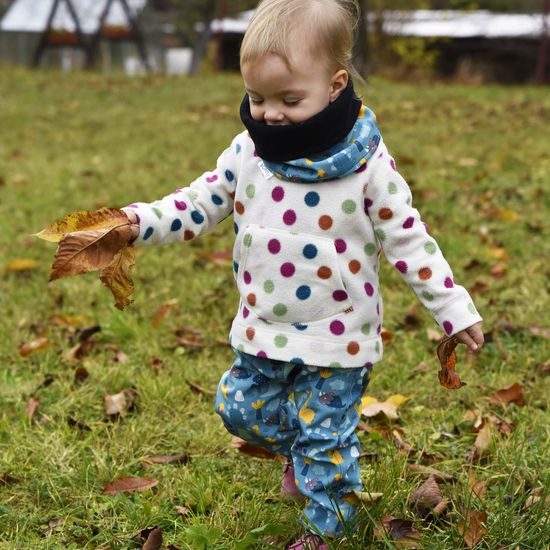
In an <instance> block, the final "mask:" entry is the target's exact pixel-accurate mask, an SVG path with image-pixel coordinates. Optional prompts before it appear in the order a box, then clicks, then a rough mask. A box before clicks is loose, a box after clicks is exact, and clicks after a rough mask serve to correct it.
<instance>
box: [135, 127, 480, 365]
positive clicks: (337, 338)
mask: <svg viewBox="0 0 550 550" xmlns="http://www.w3.org/2000/svg"><path fill="white" fill-rule="evenodd" d="M127 208H132V209H134V212H135V213H136V214H137V216H138V218H139V222H140V233H139V236H138V238H137V239H136V241H135V243H134V244H135V245H136V246H147V245H153V244H166V243H173V242H180V241H188V240H191V239H194V238H196V237H198V236H199V235H202V234H203V233H206V232H207V231H209V230H210V229H212V228H213V227H214V226H215V225H216V224H217V223H219V222H220V221H222V220H223V219H225V218H226V217H228V216H229V215H231V214H233V216H234V231H235V242H234V248H233V260H234V262H233V271H234V277H235V280H236V284H237V287H238V290H239V293H240V303H239V307H238V311H237V314H236V316H235V318H234V320H233V323H232V327H231V333H230V342H231V345H232V346H233V347H234V348H236V349H238V350H240V351H242V352H245V353H248V354H251V355H256V356H258V357H269V358H270V359H275V360H281V361H290V362H294V363H297V364H305V365H312V366H323V367H329V368H330V367H335V368H336V367H341V368H351V367H358V366H371V365H372V364H374V363H376V362H378V361H380V360H381V359H382V353H383V350H382V339H381V330H382V321H383V303H382V296H381V291H380V280H379V258H380V255H381V252H382V251H383V252H384V254H385V256H386V258H387V260H388V261H389V262H390V263H391V264H392V265H394V266H395V268H396V269H397V270H398V272H399V273H400V274H401V276H402V277H403V279H404V280H405V281H406V282H407V283H408V284H409V285H410V286H411V288H412V289H413V291H414V292H415V293H416V295H417V296H418V298H419V299H420V301H421V302H422V303H423V304H424V306H425V307H426V308H427V309H428V310H429V312H430V313H431V315H432V316H433V318H434V319H435V321H436V322H437V323H438V324H439V326H440V327H441V328H442V329H443V331H444V332H445V334H447V335H452V334H455V333H457V332H459V331H461V330H463V329H465V328H467V327H469V326H471V325H473V324H474V323H476V322H478V321H480V320H481V317H480V315H479V314H478V312H477V311H476V309H475V306H474V304H473V303H472V300H471V298H470V296H469V295H468V292H467V291H466V290H465V289H464V288H463V287H461V286H459V285H457V284H455V282H454V278H453V274H452V271H451V268H450V267H449V264H448V263H447V261H446V260H445V258H444V256H443V254H442V252H441V250H440V249H439V246H438V245H437V243H436V241H435V240H434V239H433V238H432V237H431V236H430V235H429V234H428V232H427V227H426V225H425V224H424V223H423V222H422V220H421V217H420V214H419V212H418V211H417V210H416V209H415V208H413V206H412V197H411V191H410V189H409V187H408V185H407V183H406V182H405V180H404V179H403V177H401V175H400V174H399V172H398V171H397V170H396V165H395V161H394V159H393V158H392V157H391V155H390V154H389V152H388V150H387V148H386V146H385V144H384V141H383V140H380V143H378V147H377V149H376V151H375V153H374V155H373V156H372V157H371V158H370V159H369V160H368V162H367V163H366V164H365V165H363V166H361V167H360V168H359V169H358V170H357V171H356V172H354V173H353V174H351V175H348V176H345V177H343V178H340V179H334V180H328V181H318V182H312V183H303V182H301V183H296V182H292V181H285V180H282V179H279V178H277V177H276V176H275V175H274V174H273V172H271V171H270V170H269V169H268V168H267V167H266V166H265V164H264V163H263V161H262V160H261V159H260V158H259V157H258V156H257V155H256V152H255V147H254V143H253V142H252V140H251V138H250V136H249V134H248V132H243V133H241V134H239V135H237V136H236V137H235V139H234V140H233V142H232V144H231V146H230V147H229V148H228V149H226V150H225V151H224V152H223V153H222V154H221V156H220V157H219V158H218V161H217V166H216V168H215V169H213V170H212V171H210V172H207V173H205V174H203V175H202V176H201V177H199V178H198V179H196V180H195V181H194V182H193V183H191V184H190V185H189V186H188V187H186V188H183V189H177V190H176V191H174V192H173V193H172V194H170V195H168V196H166V197H164V198H162V199H160V200H157V201H155V202H152V203H149V204H146V203H135V204H132V205H130V206H129V207H127Z"/></svg>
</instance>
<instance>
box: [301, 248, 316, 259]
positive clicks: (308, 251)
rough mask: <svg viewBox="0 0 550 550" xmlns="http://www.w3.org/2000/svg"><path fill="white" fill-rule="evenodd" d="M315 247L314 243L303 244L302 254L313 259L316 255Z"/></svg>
mask: <svg viewBox="0 0 550 550" xmlns="http://www.w3.org/2000/svg"><path fill="white" fill-rule="evenodd" d="M317 252H318V251H317V247H316V246H315V245H314V244H307V245H306V246H304V250H303V254H304V257H305V258H307V259H308V260H313V258H315V257H316V256H317Z"/></svg>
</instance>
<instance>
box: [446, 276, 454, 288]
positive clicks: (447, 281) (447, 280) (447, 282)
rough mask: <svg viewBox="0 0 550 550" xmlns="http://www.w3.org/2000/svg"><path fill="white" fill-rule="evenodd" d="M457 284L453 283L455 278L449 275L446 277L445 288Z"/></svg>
mask: <svg viewBox="0 0 550 550" xmlns="http://www.w3.org/2000/svg"><path fill="white" fill-rule="evenodd" d="M454 286H455V284H454V283H453V280H452V279H451V278H450V277H447V278H446V279H445V288H453V287H454Z"/></svg>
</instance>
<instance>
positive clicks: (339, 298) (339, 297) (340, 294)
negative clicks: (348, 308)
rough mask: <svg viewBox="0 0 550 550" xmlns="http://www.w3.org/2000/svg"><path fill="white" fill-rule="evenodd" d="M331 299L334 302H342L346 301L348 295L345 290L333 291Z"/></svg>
mask: <svg viewBox="0 0 550 550" xmlns="http://www.w3.org/2000/svg"><path fill="white" fill-rule="evenodd" d="M332 298H333V299H334V301H335V302H344V301H345V300H347V299H348V293H347V292H346V291H345V290H335V291H334V292H333V293H332Z"/></svg>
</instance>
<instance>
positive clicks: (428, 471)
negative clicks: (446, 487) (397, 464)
mask: <svg viewBox="0 0 550 550" xmlns="http://www.w3.org/2000/svg"><path fill="white" fill-rule="evenodd" d="M407 470H409V472H414V473H417V474H425V475H428V476H433V477H434V479H435V480H436V481H440V482H442V483H447V482H448V481H454V480H455V477H454V476H453V475H451V474H446V473H445V472H441V471H440V470H437V469H436V468H432V467H431V466H422V465H421V464H409V465H408V466H407Z"/></svg>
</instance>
